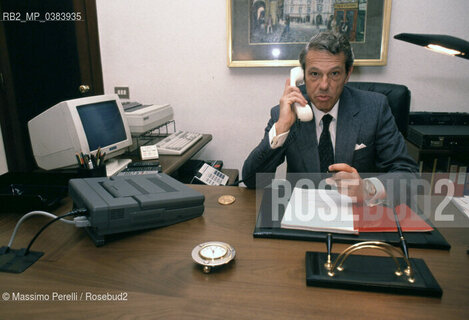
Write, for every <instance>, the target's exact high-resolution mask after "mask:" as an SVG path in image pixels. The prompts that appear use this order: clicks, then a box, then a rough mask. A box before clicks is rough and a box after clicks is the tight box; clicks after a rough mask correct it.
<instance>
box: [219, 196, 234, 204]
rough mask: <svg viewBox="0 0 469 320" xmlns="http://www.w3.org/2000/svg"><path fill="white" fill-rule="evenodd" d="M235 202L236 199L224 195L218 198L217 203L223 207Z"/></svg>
mask: <svg viewBox="0 0 469 320" xmlns="http://www.w3.org/2000/svg"><path fill="white" fill-rule="evenodd" d="M235 200H236V198H235V197H234V196H232V195H229V194H225V195H223V196H221V197H220V198H218V203H219V204H223V205H228V204H232V203H233V202H235Z"/></svg>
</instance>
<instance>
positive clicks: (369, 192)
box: [363, 179, 376, 200]
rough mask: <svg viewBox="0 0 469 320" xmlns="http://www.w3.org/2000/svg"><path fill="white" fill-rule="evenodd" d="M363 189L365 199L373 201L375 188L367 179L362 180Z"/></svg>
mask: <svg viewBox="0 0 469 320" xmlns="http://www.w3.org/2000/svg"><path fill="white" fill-rule="evenodd" d="M363 189H364V191H365V199H366V200H370V199H373V197H374V196H375V195H376V187H375V185H374V184H373V182H371V181H370V180H368V179H363Z"/></svg>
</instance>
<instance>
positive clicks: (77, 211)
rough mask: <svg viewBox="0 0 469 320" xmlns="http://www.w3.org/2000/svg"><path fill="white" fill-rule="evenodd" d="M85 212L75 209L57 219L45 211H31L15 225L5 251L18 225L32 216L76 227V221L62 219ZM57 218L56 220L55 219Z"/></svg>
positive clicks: (12, 239)
mask: <svg viewBox="0 0 469 320" xmlns="http://www.w3.org/2000/svg"><path fill="white" fill-rule="evenodd" d="M86 212H87V211H86V210H84V209H77V210H73V211H70V212H69V213H67V214H66V215H63V216H61V217H57V216H56V215H55V214H52V213H49V212H46V211H31V212H29V213H27V214H25V215H24V216H22V217H21V219H20V220H19V221H18V222H17V223H16V226H15V229H14V230H13V233H12V235H11V237H10V241H9V242H8V246H7V249H8V248H10V247H11V246H12V244H13V241H14V239H15V236H16V233H17V232H18V229H19V227H20V225H21V224H22V223H23V222H24V221H25V220H26V219H28V218H30V217H32V216H35V215H42V216H46V217H49V218H53V219H54V220H52V221H55V220H60V221H62V222H65V223H68V224H73V225H76V226H78V224H77V221H75V220H67V219H63V218H64V217H66V216H70V215H83V214H86ZM57 218H58V219H57Z"/></svg>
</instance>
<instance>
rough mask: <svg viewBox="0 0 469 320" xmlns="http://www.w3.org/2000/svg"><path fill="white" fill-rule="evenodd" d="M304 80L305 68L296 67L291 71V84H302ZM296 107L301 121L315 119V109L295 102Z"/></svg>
mask: <svg viewBox="0 0 469 320" xmlns="http://www.w3.org/2000/svg"><path fill="white" fill-rule="evenodd" d="M303 80H304V76H303V69H302V68H301V67H296V68H293V69H291V71H290V86H297V84H301V83H302V82H303ZM294 109H295V112H296V116H297V117H298V119H299V120H300V121H303V122H307V121H311V120H313V110H312V109H311V107H310V106H308V105H306V106H301V105H298V104H297V103H295V104H294Z"/></svg>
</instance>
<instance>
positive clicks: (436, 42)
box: [394, 33, 469, 59]
mask: <svg viewBox="0 0 469 320" xmlns="http://www.w3.org/2000/svg"><path fill="white" fill-rule="evenodd" d="M394 39H398V40H402V41H406V42H410V43H413V44H417V45H419V46H422V47H425V48H427V49H430V50H432V51H435V52H439V53H444V54H449V55H452V56H455V57H460V58H464V59H469V42H468V41H466V40H463V39H460V38H456V37H452V36H447V35H444V34H417V33H399V34H396V35H395V36H394Z"/></svg>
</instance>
